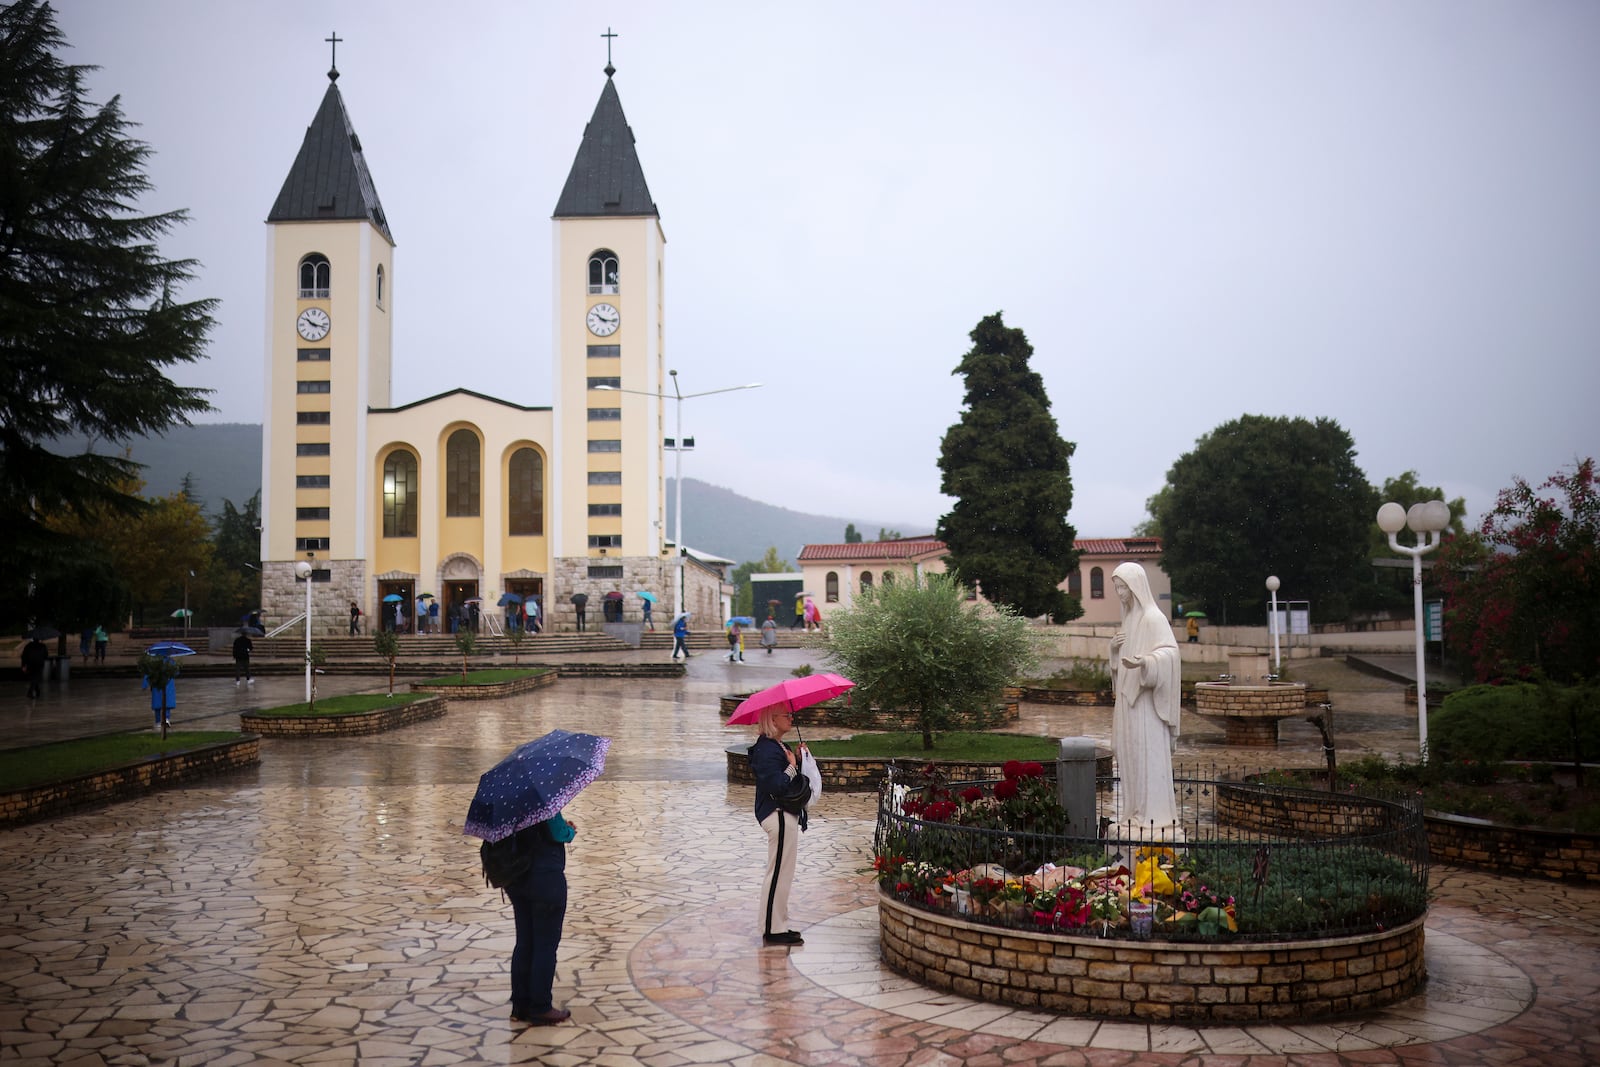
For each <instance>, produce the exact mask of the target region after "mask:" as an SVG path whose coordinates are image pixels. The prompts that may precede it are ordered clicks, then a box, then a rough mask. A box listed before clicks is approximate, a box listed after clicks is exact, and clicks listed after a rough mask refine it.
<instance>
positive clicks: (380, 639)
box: [372, 629, 400, 696]
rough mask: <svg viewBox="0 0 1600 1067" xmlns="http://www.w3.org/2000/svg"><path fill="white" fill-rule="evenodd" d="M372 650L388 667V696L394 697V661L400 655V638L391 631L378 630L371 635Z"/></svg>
mask: <svg viewBox="0 0 1600 1067" xmlns="http://www.w3.org/2000/svg"><path fill="white" fill-rule="evenodd" d="M372 650H373V651H374V652H376V653H377V654H378V658H379V659H381V660H383V661H384V662H385V663H387V664H388V665H389V695H390V696H394V661H395V659H396V658H398V657H399V655H400V636H399V635H398V634H396V633H395V632H394V631H393V630H384V629H380V630H378V632H377V633H375V634H373V635H372Z"/></svg>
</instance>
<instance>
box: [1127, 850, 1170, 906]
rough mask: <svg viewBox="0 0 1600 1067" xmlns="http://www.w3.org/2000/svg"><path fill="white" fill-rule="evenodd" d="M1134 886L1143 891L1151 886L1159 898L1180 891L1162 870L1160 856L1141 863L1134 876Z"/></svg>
mask: <svg viewBox="0 0 1600 1067" xmlns="http://www.w3.org/2000/svg"><path fill="white" fill-rule="evenodd" d="M1133 884H1134V885H1135V886H1137V887H1139V889H1140V890H1141V891H1142V890H1143V888H1144V887H1145V886H1149V887H1150V889H1151V891H1152V892H1153V893H1155V894H1156V895H1157V896H1168V895H1170V894H1172V893H1176V892H1177V891H1178V887H1177V885H1176V883H1174V882H1173V880H1172V879H1171V878H1169V877H1167V872H1166V871H1164V870H1162V869H1161V863H1160V857H1159V856H1151V857H1150V858H1149V859H1146V860H1140V861H1139V865H1138V868H1137V869H1136V870H1135V871H1134V874H1133Z"/></svg>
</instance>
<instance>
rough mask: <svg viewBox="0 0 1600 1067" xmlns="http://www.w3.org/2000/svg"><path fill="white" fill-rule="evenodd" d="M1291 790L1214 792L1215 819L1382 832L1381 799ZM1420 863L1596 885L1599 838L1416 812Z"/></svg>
mask: <svg viewBox="0 0 1600 1067" xmlns="http://www.w3.org/2000/svg"><path fill="white" fill-rule="evenodd" d="M1362 799H1363V798H1361V797H1359V796H1353V795H1351V794H1348V793H1340V794H1338V799H1337V801H1335V800H1333V799H1331V798H1330V799H1323V798H1321V797H1319V796H1318V795H1317V794H1316V793H1315V792H1310V793H1291V792H1287V791H1285V790H1281V789H1263V788H1261V787H1258V786H1254V785H1251V784H1248V783H1238V784H1225V785H1219V786H1218V787H1217V800H1216V804H1217V816H1218V818H1225V819H1226V820H1227V821H1228V822H1229V823H1230V824H1231V825H1234V826H1238V827H1241V828H1243V829H1247V830H1253V831H1256V832H1262V833H1277V834H1306V835H1318V836H1339V835H1344V834H1358V833H1370V832H1374V831H1382V830H1387V829H1389V827H1390V823H1391V819H1392V818H1393V817H1394V814H1395V813H1394V809H1393V808H1392V806H1390V805H1388V804H1385V803H1384V802H1383V801H1381V800H1373V801H1371V802H1370V803H1368V804H1362V803H1361V800H1362ZM1423 824H1424V826H1425V827H1426V829H1427V834H1428V858H1429V860H1430V861H1433V862H1438V863H1449V864H1454V865H1456V866H1461V867H1476V868H1479V869H1481V870H1487V871H1493V872H1494V873H1495V874H1500V875H1511V876H1516V877H1545V878H1555V879H1559V880H1562V881H1570V882H1588V883H1591V884H1600V835H1597V834H1580V833H1573V832H1570V831H1563V830H1535V829H1528V828H1525V827H1515V826H1502V825H1500V824H1498V823H1492V822H1489V821H1488V820H1487V819H1474V818H1469V817H1467V816H1464V815H1447V814H1443V813H1440V812H1424V813H1423Z"/></svg>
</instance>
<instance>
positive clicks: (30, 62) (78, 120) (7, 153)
mask: <svg viewBox="0 0 1600 1067" xmlns="http://www.w3.org/2000/svg"><path fill="white" fill-rule="evenodd" d="M65 44H66V40H65V37H64V36H63V35H62V34H61V32H60V30H59V29H57V27H56V23H55V12H54V11H52V10H51V8H50V6H49V5H48V4H46V3H43V2H40V0H17V2H16V3H12V4H9V5H7V6H5V7H3V8H0V309H3V313H0V529H3V530H4V531H5V537H6V539H7V541H8V542H9V547H10V551H7V552H6V553H5V555H6V557H7V561H8V563H9V564H11V566H10V567H9V568H8V570H9V573H10V574H12V575H13V581H15V582H18V583H22V582H26V580H27V576H28V575H29V574H30V573H32V572H33V571H34V570H35V569H36V568H39V567H41V566H48V565H49V564H50V563H51V561H52V560H53V559H57V558H59V557H61V556H63V555H67V554H70V553H71V552H73V551H74V546H73V544H72V543H71V542H70V540H67V539H63V538H61V537H60V536H59V535H52V534H51V532H50V531H49V530H48V529H47V525H46V524H47V520H48V519H49V518H50V517H51V516H59V515H63V514H75V515H86V514H90V513H94V512H99V513H101V514H105V513H107V512H110V513H113V514H115V513H124V514H125V513H131V512H134V511H137V510H138V509H139V506H140V501H139V498H138V497H137V496H135V495H132V494H129V493H128V492H126V491H125V487H126V486H127V484H128V482H129V481H130V480H132V476H133V475H134V474H135V472H136V470H137V467H138V465H137V464H134V463H132V462H131V461H129V460H128V459H126V458H124V457H121V456H104V455H92V454H88V453H85V454H81V455H73V456H58V455H55V454H53V453H52V452H51V451H50V450H49V446H50V444H51V443H52V441H53V440H54V439H55V438H58V437H62V436H64V435H67V434H69V433H73V432H78V433H83V434H86V435H88V436H89V437H90V438H91V439H97V440H100V441H110V442H122V441H126V440H128V439H130V438H132V437H135V436H138V435H141V434H147V433H159V432H161V431H162V430H165V429H167V428H168V427H170V426H172V425H174V424H187V422H188V418H189V416H190V415H193V414H196V413H199V412H203V411H207V410H209V409H210V404H209V403H208V402H207V401H206V399H205V397H206V393H207V392H208V390H204V389H197V388H186V387H181V386H177V385H174V384H173V383H172V382H171V381H170V380H168V379H167V377H166V376H165V375H164V373H163V368H165V367H167V366H170V365H174V364H179V363H191V362H194V361H196V360H199V359H202V358H204V350H205V339H206V335H207V333H208V332H209V330H210V328H211V325H212V320H211V312H212V310H214V306H215V301H212V300H197V301H192V302H189V303H180V302H178V301H176V300H175V299H174V296H173V294H174V293H175V292H176V291H177V290H178V289H180V288H181V287H182V286H183V284H184V283H185V282H187V281H189V280H190V279H191V278H192V277H193V275H194V270H195V266H196V265H195V263H194V262H193V261H191V260H168V259H163V258H161V256H160V254H159V252H158V250H157V248H156V242H157V240H158V239H159V238H160V237H161V236H162V235H164V234H165V233H166V232H167V231H168V230H170V229H171V228H172V227H173V226H174V225H176V224H177V223H179V222H182V221H184V220H185V218H186V213H184V212H182V211H169V212H165V213H161V214H156V215H140V214H138V213H137V212H136V211H135V208H136V207H137V204H138V201H139V199H140V197H141V196H143V195H144V194H145V193H147V192H149V191H150V188H151V185H150V182H149V180H148V179H147V178H146V177H145V175H144V172H143V169H142V168H143V165H144V162H145V160H146V158H147V157H148V155H149V154H150V149H149V147H148V146H147V145H145V144H143V143H142V142H140V141H136V140H133V139H132V138H130V137H129V136H128V135H127V134H128V130H129V129H130V126H131V123H129V122H128V120H127V119H125V118H124V117H123V115H122V111H121V107H120V105H119V103H118V101H117V100H116V99H115V98H113V99H112V100H111V101H110V102H109V103H107V104H105V105H103V106H99V107H96V106H94V105H92V104H90V103H89V102H88V101H87V100H85V98H84V90H83V79H84V76H85V74H86V73H87V72H88V71H89V70H91V69H93V68H90V67H83V66H74V65H70V64H66V63H63V62H62V61H61V60H60V59H59V58H57V55H56V53H58V52H59V51H61V50H62V49H63V48H64V47H65ZM6 592H8V593H11V594H13V595H15V594H18V593H19V592H20V589H18V588H12V589H9V590H6Z"/></svg>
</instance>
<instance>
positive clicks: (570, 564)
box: [544, 555, 733, 630]
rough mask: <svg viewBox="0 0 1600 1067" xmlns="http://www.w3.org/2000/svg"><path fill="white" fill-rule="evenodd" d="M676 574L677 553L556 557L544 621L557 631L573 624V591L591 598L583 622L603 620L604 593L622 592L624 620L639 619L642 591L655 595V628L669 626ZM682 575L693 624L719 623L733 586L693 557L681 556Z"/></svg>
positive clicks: (595, 623) (574, 626)
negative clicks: (683, 561)
mask: <svg viewBox="0 0 1600 1067" xmlns="http://www.w3.org/2000/svg"><path fill="white" fill-rule="evenodd" d="M677 575H678V568H677V557H675V556H670V555H668V556H659V557H658V556H605V557H602V558H598V559H597V558H595V557H592V556H570V557H567V558H564V559H558V560H556V562H555V570H554V572H553V573H552V575H551V577H552V581H551V583H550V586H551V591H550V593H549V594H547V595H546V597H545V605H544V612H545V618H546V620H547V625H549V626H552V627H554V628H555V629H557V630H575V629H577V627H578V612H577V609H576V608H575V607H573V606H572V596H573V594H574V593H584V594H587V595H588V597H589V601H588V603H587V604H585V605H584V614H585V624H586V625H587V626H589V627H598V626H599V625H600V624H601V623H603V622H604V621H605V617H606V616H605V601H606V594H607V593H621V594H622V600H621V604H622V613H623V615H622V618H623V621H624V622H638V621H639V620H640V618H641V617H642V616H643V610H642V608H643V601H642V600H641V598H640V597H639V592H640V591H641V590H643V591H645V592H650V593H654V594H655V595H656V597H657V601H656V604H655V607H654V609H653V615H654V621H655V625H656V628H657V629H661V630H665V629H668V628H670V627H671V625H672V615H673V611H674V607H673V599H674V594H673V590H674V589H675V588H676V585H677V580H678V579H677ZM683 575H684V606H685V610H687V611H690V612H692V613H693V615H692V618H691V624H692V625H693V626H694V628H695V629H705V628H706V627H708V626H718V625H720V624H721V622H722V617H723V603H724V600H725V598H726V597H730V596H731V595H732V592H733V586H732V585H731V584H729V583H726V582H724V581H722V578H721V576H720V575H719V574H718V573H716V572H715V571H713V570H711V569H709V568H707V567H704V566H702V565H700V564H698V563H695V562H694V561H693V560H692V559H690V560H686V561H685V563H684V568H683Z"/></svg>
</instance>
